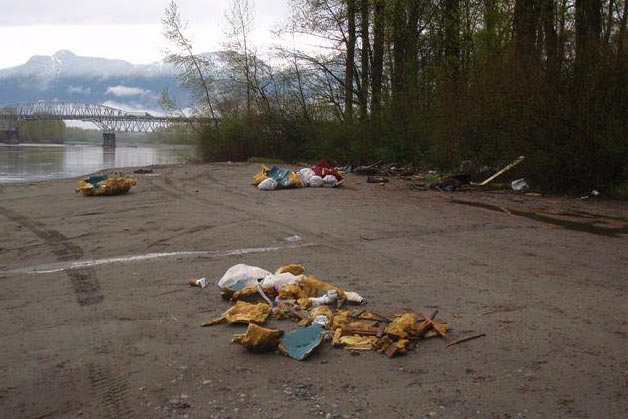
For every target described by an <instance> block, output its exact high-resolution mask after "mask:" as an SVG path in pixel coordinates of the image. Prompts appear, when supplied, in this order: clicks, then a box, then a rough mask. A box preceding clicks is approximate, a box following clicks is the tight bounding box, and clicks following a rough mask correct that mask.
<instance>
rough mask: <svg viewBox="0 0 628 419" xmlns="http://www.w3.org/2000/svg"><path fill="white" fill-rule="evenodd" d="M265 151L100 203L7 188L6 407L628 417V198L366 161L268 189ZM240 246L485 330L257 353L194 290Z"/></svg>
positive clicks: (373, 303)
mask: <svg viewBox="0 0 628 419" xmlns="http://www.w3.org/2000/svg"><path fill="white" fill-rule="evenodd" d="M258 167H259V166H258V165H255V164H226V163H225V164H212V165H179V166H169V167H158V168H155V173H154V174H153V175H138V180H139V184H138V185H137V186H136V187H135V188H133V189H132V191H131V192H130V193H129V194H127V195H123V196H117V197H103V198H98V197H92V198H88V197H84V196H82V195H75V194H74V193H73V190H74V186H75V184H76V179H68V180H58V181H51V182H42V183H33V184H28V183H25V184H4V185H0V237H1V239H0V284H1V287H0V312H1V313H2V315H1V317H0V322H1V326H0V334H1V338H0V341H1V344H0V372H1V374H0V417H2V418H24V419H27V418H31V419H34V418H75V417H86V418H111V419H113V418H179V417H181V418H183V417H187V418H251V417H256V418H257V417H259V418H311V417H324V418H389V417H390V418H407V417H418V418H421V417H446V418H465V417H469V418H476V417H479V418H517V417H526V418H580V417H583V418H625V417H628V407H627V400H628V395H627V384H628V373H627V371H628V339H627V336H628V335H627V334H628V298H627V292H626V291H627V283H628V281H627V280H628V236H627V235H626V234H619V233H625V232H626V230H625V229H624V230H621V228H624V227H625V226H626V218H628V205H627V204H626V203H620V202H604V201H598V200H594V199H588V200H580V199H576V198H541V197H535V196H525V195H513V194H511V193H507V194H495V193H487V192H478V191H475V192H461V193H443V192H433V191H419V190H409V189H408V188H407V182H406V181H404V180H402V179H394V180H393V181H391V182H390V183H389V184H386V185H385V186H381V185H379V184H367V183H366V182H365V178H363V177H358V176H353V175H350V176H349V177H348V178H347V180H346V184H345V186H344V187H342V188H338V189H329V188H317V189H299V190H289V191H274V192H260V191H258V190H257V189H255V188H254V187H252V186H251V185H250V179H251V177H252V175H253V174H254V173H255V172H256V171H257V170H258ZM455 201H464V202H467V203H468V202H472V203H475V204H476V206H470V205H468V204H464V203H461V202H455ZM478 203H479V204H480V206H477V204H478ZM526 214H527V215H530V214H533V215H536V219H532V218H529V217H526V216H522V215H526ZM552 220H559V223H558V224H557V223H554V222H548V221H552ZM560 223H562V225H561V224H560ZM565 227H570V228H565ZM580 227H582V228H580ZM573 228H576V230H574V229H573ZM613 228H614V229H615V230H612V229H613ZM577 229H579V230H582V231H578V230H577ZM237 263H246V264H249V265H254V266H259V267H262V268H265V269H268V270H274V269H275V268H277V267H278V266H280V265H282V264H285V263H301V264H303V265H305V267H306V269H307V271H308V272H309V273H312V274H315V275H317V276H318V277H319V278H321V279H324V280H327V281H329V282H332V283H334V284H337V285H338V286H341V287H343V288H345V289H348V290H352V291H356V292H358V293H360V294H361V295H363V296H364V297H365V298H366V299H367V300H368V302H369V305H368V306H367V307H368V308H369V309H373V310H375V311H378V312H381V313H385V314H388V315H392V314H393V313H398V312H401V311H403V310H406V309H410V310H415V311H419V312H424V313H427V312H429V311H431V310H432V309H434V308H438V309H439V310H440V312H439V314H438V319H440V320H442V321H448V322H449V323H450V326H451V327H452V328H453V330H452V331H451V339H456V338H459V337H463V336H467V335H470V334H474V333H486V336H485V337H483V338H480V339H477V340H473V341H469V342H466V343H463V344H460V345H457V346H452V347H449V348H445V344H446V342H445V341H444V340H441V339H432V340H428V341H425V342H424V343H422V344H421V345H420V346H419V347H418V348H417V350H416V351H414V352H410V353H409V354H408V355H407V356H404V357H398V358H394V359H388V358H387V357H386V356H384V355H382V354H379V353H376V352H360V353H358V354H352V353H350V352H349V351H346V350H342V349H335V348H331V347H330V346H329V345H325V346H323V347H321V348H320V351H318V352H317V353H315V354H314V355H313V356H312V357H310V358H309V359H307V360H306V361H303V362H298V361H295V360H292V359H290V358H286V357H283V356H281V355H278V354H274V353H267V354H252V353H248V352H247V351H246V350H245V349H244V348H243V347H241V346H239V345H234V344H230V339H231V337H232V335H233V334H235V333H242V332H243V331H244V329H245V328H244V327H239V326H226V325H218V326H214V327H211V328H201V327H199V325H200V324H201V323H202V322H203V321H205V320H208V319H211V318H214V317H217V316H219V315H220V314H221V313H222V312H223V311H224V310H225V309H227V308H228V304H227V303H226V302H225V301H223V300H222V299H221V298H220V293H219V290H218V288H217V287H215V286H213V285H212V286H210V287H208V288H205V289H199V288H193V287H190V286H188V285H187V282H188V279H190V278H193V277H196V278H199V277H207V278H208V279H210V280H211V282H212V284H213V283H215V281H216V280H217V279H218V278H220V276H221V275H222V274H223V273H224V272H225V271H226V270H227V269H228V268H229V267H231V266H232V265H234V264H237ZM271 326H274V327H280V328H283V329H291V328H294V327H295V325H294V324H293V323H291V322H289V321H283V322H277V321H273V323H272V324H271Z"/></svg>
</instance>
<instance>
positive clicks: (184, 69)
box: [161, 0, 218, 128]
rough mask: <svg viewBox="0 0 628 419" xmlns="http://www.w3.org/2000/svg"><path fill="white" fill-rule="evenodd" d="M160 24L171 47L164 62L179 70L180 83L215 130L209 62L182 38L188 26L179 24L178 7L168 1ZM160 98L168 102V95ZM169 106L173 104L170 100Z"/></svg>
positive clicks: (184, 36) (182, 23) (190, 43)
mask: <svg viewBox="0 0 628 419" xmlns="http://www.w3.org/2000/svg"><path fill="white" fill-rule="evenodd" d="M161 23H162V25H163V35H164V37H165V38H166V40H168V41H169V42H170V44H171V48H172V49H168V50H167V51H166V59H165V61H166V62H168V63H170V64H172V65H174V66H175V68H176V69H177V70H178V71H179V80H180V82H181V84H182V85H183V86H184V87H186V88H188V89H189V90H190V91H191V92H192V93H193V94H196V95H197V96H198V99H199V106H200V109H199V111H200V112H201V113H205V112H208V113H209V115H210V117H211V119H212V121H213V123H214V125H215V127H216V128H217V127H218V118H217V117H216V114H215V112H214V104H213V102H212V94H211V84H212V82H213V80H212V78H211V76H210V75H209V65H210V63H209V60H207V59H206V58H204V57H202V56H200V55H196V54H195V53H194V50H193V48H192V41H191V40H190V38H189V37H188V36H187V35H185V31H186V30H187V23H184V22H182V20H181V14H180V13H179V8H178V6H177V3H176V2H175V1H174V0H172V1H170V4H169V5H168V7H167V8H166V10H165V13H164V17H163V18H162V20H161ZM162 99H163V102H164V103H167V102H168V100H169V95H168V94H167V92H165V96H164V97H162ZM170 104H172V102H171V101H170Z"/></svg>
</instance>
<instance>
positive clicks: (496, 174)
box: [471, 156, 525, 186]
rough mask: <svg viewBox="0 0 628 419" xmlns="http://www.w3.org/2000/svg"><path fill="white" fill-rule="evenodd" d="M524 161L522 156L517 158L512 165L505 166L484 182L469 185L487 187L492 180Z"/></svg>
mask: <svg viewBox="0 0 628 419" xmlns="http://www.w3.org/2000/svg"><path fill="white" fill-rule="evenodd" d="M524 160H525V157H524V156H519V157H517V158H516V159H515V160H514V161H513V162H512V163H510V164H508V165H506V167H504V168H503V169H501V170H499V171H498V172H497V173H495V174H494V175H493V176H491V177H489V178H488V179H486V180H485V181H484V182H480V183H471V184H472V185H476V186H484V185H487V184H489V183H490V182H492V181H493V180H495V179H497V178H498V177H499V176H501V175H503V174H504V173H506V172H507V171H509V170H510V169H512V168H513V167H515V166H516V165H518V164H519V163H521V162H522V161H524Z"/></svg>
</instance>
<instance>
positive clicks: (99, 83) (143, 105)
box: [0, 50, 187, 110]
mask: <svg viewBox="0 0 628 419" xmlns="http://www.w3.org/2000/svg"><path fill="white" fill-rule="evenodd" d="M166 88H167V89H169V91H170V94H171V95H172V96H174V97H176V98H177V99H179V100H181V101H183V102H185V101H186V98H187V93H186V92H184V91H182V90H181V88H180V87H179V85H178V82H177V80H176V77H175V71H174V69H173V68H172V66H170V65H167V64H164V63H153V64H147V65H136V64H132V63H129V62H127V61H123V60H110V59H106V58H96V57H80V56H77V55H75V54H73V53H72V52H70V51H67V50H62V51H59V52H57V53H55V54H54V55H52V56H43V55H37V56H34V57H32V58H31V59H29V60H28V62H26V63H25V64H23V65H20V66H17V67H12V68H7V69H2V70H0V107H2V106H5V105H9V104H14V103H27V102H33V101H39V100H45V101H49V100H59V101H76V102H84V103H86V102H89V103H105V104H109V105H112V106H117V107H121V108H123V109H126V110H155V109H159V104H158V99H159V95H160V94H161V92H162V91H163V90H164V89H166Z"/></svg>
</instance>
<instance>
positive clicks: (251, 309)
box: [201, 301, 271, 326]
mask: <svg viewBox="0 0 628 419" xmlns="http://www.w3.org/2000/svg"><path fill="white" fill-rule="evenodd" d="M270 312H271V308H270V306H269V305H268V304H265V303H260V304H249V303H246V302H244V301H238V302H236V304H235V305H234V306H233V307H231V308H230V309H229V310H227V311H225V312H224V313H223V314H222V316H221V317H220V318H218V319H214V320H209V321H206V322H204V323H203V324H201V326H213V325H215V324H218V323H222V322H223V321H225V322H227V323H257V324H262V323H264V322H265V321H266V319H268V316H269V315H270Z"/></svg>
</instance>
